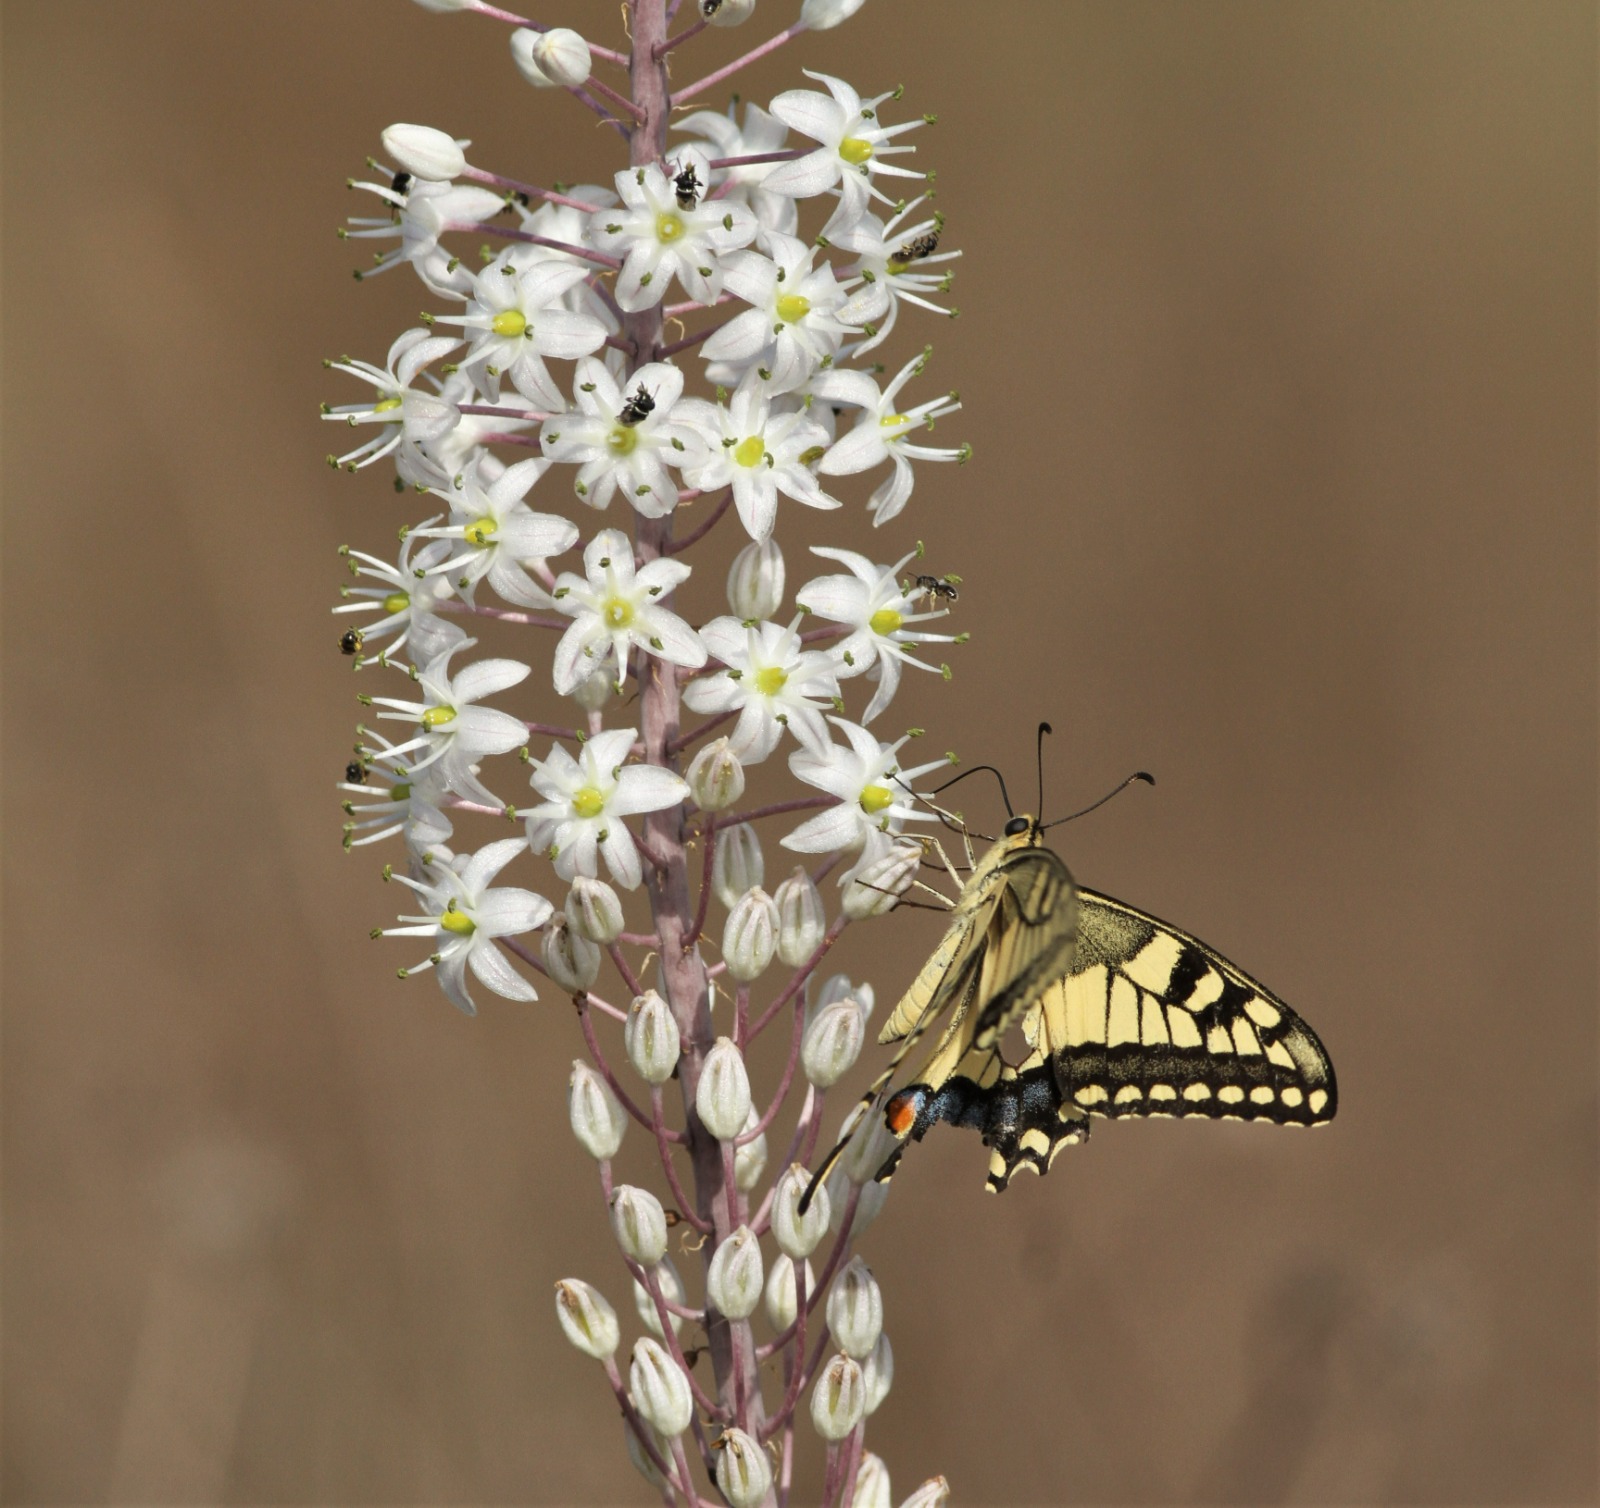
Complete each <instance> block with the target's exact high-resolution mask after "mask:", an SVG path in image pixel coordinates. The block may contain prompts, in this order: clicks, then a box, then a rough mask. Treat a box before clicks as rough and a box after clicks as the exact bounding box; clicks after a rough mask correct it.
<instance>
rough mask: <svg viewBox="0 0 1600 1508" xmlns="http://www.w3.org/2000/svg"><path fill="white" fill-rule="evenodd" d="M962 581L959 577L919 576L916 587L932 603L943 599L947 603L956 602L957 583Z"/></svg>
mask: <svg viewBox="0 0 1600 1508" xmlns="http://www.w3.org/2000/svg"><path fill="white" fill-rule="evenodd" d="M960 580H961V578H960V577H959V576H918V577H917V578H916V582H915V585H916V588H917V590H918V591H919V592H921V593H922V594H923V595H924V596H925V597H927V598H928V599H929V600H930V601H934V600H937V599H938V598H940V597H943V598H944V600H945V601H946V602H954V601H955V600H956V583H957V582H959V581H960Z"/></svg>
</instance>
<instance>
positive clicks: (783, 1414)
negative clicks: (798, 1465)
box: [761, 1257, 811, 1445]
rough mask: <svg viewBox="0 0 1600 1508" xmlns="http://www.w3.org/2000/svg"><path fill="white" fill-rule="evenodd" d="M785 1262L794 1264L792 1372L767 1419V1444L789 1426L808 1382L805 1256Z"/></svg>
mask: <svg viewBox="0 0 1600 1508" xmlns="http://www.w3.org/2000/svg"><path fill="white" fill-rule="evenodd" d="M784 1260H785V1261H788V1262H792V1263H794V1302H795V1315H794V1349H793V1351H792V1352H791V1353H790V1356H789V1360H790V1362H791V1366H790V1368H789V1375H788V1377H787V1378H786V1379H785V1383H784V1389H783V1402H782V1403H780V1404H779V1405H778V1411H777V1413H775V1414H774V1415H773V1416H772V1418H771V1419H769V1420H768V1421H767V1430H766V1434H765V1436H764V1437H763V1439H762V1442H761V1443H762V1444H763V1445H765V1444H766V1443H767V1441H768V1440H770V1439H771V1438H772V1437H773V1435H774V1434H776V1433H777V1431H778V1430H779V1429H780V1428H787V1427H788V1425H789V1422H790V1419H791V1417H792V1416H793V1414H794V1406H795V1404H796V1403H798V1402H799V1401H800V1385H801V1384H802V1383H803V1382H804V1381H805V1370H806V1369H805V1367H804V1366H803V1365H802V1363H803V1362H804V1361H805V1357H806V1315H807V1314H808V1313H809V1312H810V1307H811V1306H810V1303H809V1302H808V1301H809V1299H810V1295H809V1294H808V1293H807V1292H806V1264H805V1259H804V1258H796V1257H786V1258H785V1259H784Z"/></svg>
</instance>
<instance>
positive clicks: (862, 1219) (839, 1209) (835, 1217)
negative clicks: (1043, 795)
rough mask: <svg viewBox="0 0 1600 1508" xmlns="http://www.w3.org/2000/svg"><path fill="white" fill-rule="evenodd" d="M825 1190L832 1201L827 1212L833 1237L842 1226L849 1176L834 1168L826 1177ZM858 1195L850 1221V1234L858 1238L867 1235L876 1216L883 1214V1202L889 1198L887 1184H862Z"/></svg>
mask: <svg viewBox="0 0 1600 1508" xmlns="http://www.w3.org/2000/svg"><path fill="white" fill-rule="evenodd" d="M826 1187H827V1190H828V1193H829V1195H830V1196H831V1198H832V1200H833V1204H832V1207H831V1209H830V1210H829V1212H828V1225H829V1228H830V1229H831V1230H832V1231H833V1233H834V1234H835V1235H838V1233H839V1230H840V1228H841V1227H842V1226H843V1224H844V1211H845V1205H846V1203H847V1201H848V1200H849V1198H850V1191H851V1189H852V1188H853V1187H857V1186H856V1185H852V1184H851V1182H850V1178H849V1175H848V1174H846V1173H845V1171H844V1170H843V1169H842V1168H835V1169H834V1170H833V1172H832V1173H830V1174H829V1175H828V1182H827V1185H826ZM859 1188H860V1193H859V1194H857V1196H856V1212H855V1215H854V1217H853V1218H852V1219H851V1221H850V1234H851V1236H852V1237H853V1238H859V1237H861V1236H864V1235H865V1234H866V1233H867V1229H868V1227H869V1226H871V1225H872V1223H873V1221H875V1220H876V1219H877V1218H878V1216H879V1215H880V1214H881V1213H882V1212H883V1206H884V1201H885V1200H887V1199H888V1197H889V1185H888V1184H887V1183H870V1182H869V1183H864V1184H861V1185H859Z"/></svg>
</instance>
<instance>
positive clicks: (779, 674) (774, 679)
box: [756, 665, 789, 696]
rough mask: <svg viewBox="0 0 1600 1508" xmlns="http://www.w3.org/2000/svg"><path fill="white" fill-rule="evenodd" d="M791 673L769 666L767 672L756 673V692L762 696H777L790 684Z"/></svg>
mask: <svg viewBox="0 0 1600 1508" xmlns="http://www.w3.org/2000/svg"><path fill="white" fill-rule="evenodd" d="M788 680H789V673H788V671H786V670H780V669H779V668H778V666H776V665H769V666H767V668H766V669H765V670H758V671H757V672H756V690H757V691H759V692H760V693H761V694H762V696H776V695H777V694H778V693H779V692H780V691H782V690H783V688H784V686H785V685H787V684H788Z"/></svg>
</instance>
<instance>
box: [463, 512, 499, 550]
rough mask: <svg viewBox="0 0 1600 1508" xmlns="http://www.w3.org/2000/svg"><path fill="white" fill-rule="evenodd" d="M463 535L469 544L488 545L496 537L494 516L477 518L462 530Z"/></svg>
mask: <svg viewBox="0 0 1600 1508" xmlns="http://www.w3.org/2000/svg"><path fill="white" fill-rule="evenodd" d="M461 537H462V538H463V539H465V540H466V542H467V543H468V544H469V545H486V544H488V543H489V541H490V540H491V539H493V538H494V520H493V519H492V518H475V519H473V521H472V522H471V523H470V524H468V525H467V527H466V528H465V529H464V530H462V535H461Z"/></svg>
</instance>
